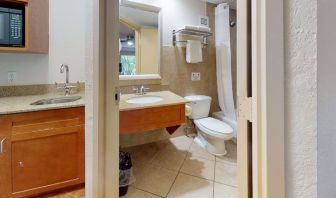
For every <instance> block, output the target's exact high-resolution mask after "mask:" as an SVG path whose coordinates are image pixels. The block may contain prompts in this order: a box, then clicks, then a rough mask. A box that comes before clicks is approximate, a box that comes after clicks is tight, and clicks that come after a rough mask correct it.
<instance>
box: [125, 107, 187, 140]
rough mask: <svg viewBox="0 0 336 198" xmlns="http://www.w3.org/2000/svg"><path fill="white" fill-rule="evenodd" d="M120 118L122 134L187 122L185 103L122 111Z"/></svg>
mask: <svg viewBox="0 0 336 198" xmlns="http://www.w3.org/2000/svg"><path fill="white" fill-rule="evenodd" d="M119 118H120V120H119V123H120V124H119V126H120V129H119V131H120V134H128V133H139V132H143V131H149V130H154V129H161V128H166V127H171V126H178V125H181V124H184V123H185V105H184V104H182V105H171V106H164V107H155V108H146V109H138V110H130V111H120V113H119Z"/></svg>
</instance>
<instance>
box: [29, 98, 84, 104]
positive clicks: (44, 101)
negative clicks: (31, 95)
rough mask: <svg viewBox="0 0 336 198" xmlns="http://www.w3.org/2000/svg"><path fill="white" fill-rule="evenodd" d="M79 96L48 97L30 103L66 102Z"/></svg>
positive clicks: (72, 100) (75, 99)
mask: <svg viewBox="0 0 336 198" xmlns="http://www.w3.org/2000/svg"><path fill="white" fill-rule="evenodd" d="M81 98H82V97H81V96H69V97H60V98H48V99H42V100H38V101H36V102H33V103H31V104H30V105H48V104H59V103H67V102H74V101H77V100H79V99H81Z"/></svg>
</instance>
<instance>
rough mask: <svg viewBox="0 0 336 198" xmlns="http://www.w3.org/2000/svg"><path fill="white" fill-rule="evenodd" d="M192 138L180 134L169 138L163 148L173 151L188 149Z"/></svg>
mask: <svg viewBox="0 0 336 198" xmlns="http://www.w3.org/2000/svg"><path fill="white" fill-rule="evenodd" d="M192 142H193V139H192V138H189V137H186V136H180V137H175V138H171V139H169V142H168V143H167V145H166V146H165V149H168V150H173V151H186V152H187V151H188V150H189V148H190V145H191V144H192Z"/></svg>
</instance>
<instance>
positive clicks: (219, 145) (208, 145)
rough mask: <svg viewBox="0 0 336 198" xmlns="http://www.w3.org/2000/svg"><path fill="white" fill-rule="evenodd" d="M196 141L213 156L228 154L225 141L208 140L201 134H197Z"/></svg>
mask: <svg viewBox="0 0 336 198" xmlns="http://www.w3.org/2000/svg"><path fill="white" fill-rule="evenodd" d="M194 141H195V142H196V143H197V144H198V145H200V146H201V147H203V148H204V149H205V150H206V151H208V152H209V153H211V154H213V155H216V156H223V155H226V154H227V151H226V148H225V142H224V140H223V139H218V138H207V137H204V136H203V135H202V134H201V133H200V132H197V136H196V137H195V140H194Z"/></svg>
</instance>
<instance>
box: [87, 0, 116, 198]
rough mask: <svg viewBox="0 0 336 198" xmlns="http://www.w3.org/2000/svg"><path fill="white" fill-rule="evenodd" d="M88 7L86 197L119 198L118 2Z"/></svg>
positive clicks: (104, 0) (102, 0)
mask: <svg viewBox="0 0 336 198" xmlns="http://www.w3.org/2000/svg"><path fill="white" fill-rule="evenodd" d="M87 4H88V5H87V9H88V16H89V17H88V19H87V24H88V29H87V36H86V38H87V39H86V40H87V44H88V47H87V53H86V59H87V61H86V62H87V66H86V70H87V82H86V105H85V106H86V142H85V150H86V151H85V155H86V156H85V159H86V160H85V165H86V168H85V174H86V177H85V196H86V197H87V198H104V197H106V198H112V197H119V191H118V190H119V107H118V104H116V102H115V93H116V87H118V86H119V85H118V84H119V72H118V71H119V51H118V49H119V42H118V41H119V40H118V39H119V30H118V29H119V1H118V0H90V1H88V2H87Z"/></svg>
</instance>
